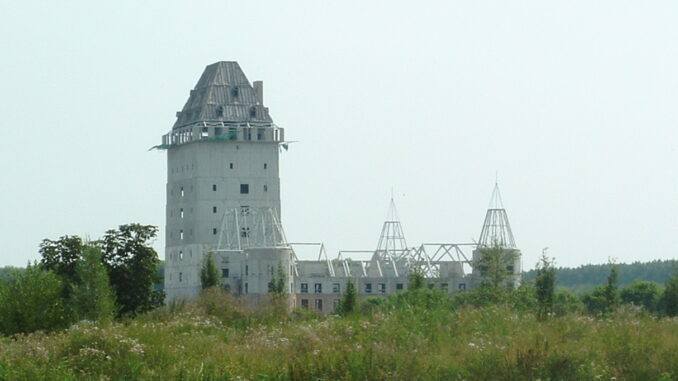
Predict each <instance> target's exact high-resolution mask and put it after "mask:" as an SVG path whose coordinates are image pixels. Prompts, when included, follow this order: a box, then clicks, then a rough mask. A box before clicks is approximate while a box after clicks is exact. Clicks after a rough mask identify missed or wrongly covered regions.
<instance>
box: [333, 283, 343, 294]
mask: <svg viewBox="0 0 678 381" xmlns="http://www.w3.org/2000/svg"><path fill="white" fill-rule="evenodd" d="M332 292H333V293H335V294H341V285H340V284H339V283H332Z"/></svg>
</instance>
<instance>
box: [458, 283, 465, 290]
mask: <svg viewBox="0 0 678 381" xmlns="http://www.w3.org/2000/svg"><path fill="white" fill-rule="evenodd" d="M459 290H462V291H463V290H466V283H459Z"/></svg>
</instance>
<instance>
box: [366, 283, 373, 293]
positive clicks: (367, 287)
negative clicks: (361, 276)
mask: <svg viewBox="0 0 678 381" xmlns="http://www.w3.org/2000/svg"><path fill="white" fill-rule="evenodd" d="M365 293H366V294H371V293H372V283H366V284H365Z"/></svg>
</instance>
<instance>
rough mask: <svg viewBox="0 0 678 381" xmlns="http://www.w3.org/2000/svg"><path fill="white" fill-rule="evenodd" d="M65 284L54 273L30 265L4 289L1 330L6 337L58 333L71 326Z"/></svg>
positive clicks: (0, 304)
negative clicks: (63, 292)
mask: <svg viewBox="0 0 678 381" xmlns="http://www.w3.org/2000/svg"><path fill="white" fill-rule="evenodd" d="M62 286H63V285H62V282H61V280H60V279H59V277H58V276H57V275H56V274H54V273H53V272H51V271H48V270H44V269H42V268H40V267H39V266H35V265H29V266H28V267H27V268H26V270H25V271H22V272H16V273H14V274H12V276H10V280H9V283H8V284H7V285H4V286H1V287H0V331H2V333H4V334H6V335H12V334H16V333H27V332H33V331H38V330H47V331H50V330H54V329H60V328H64V327H66V326H67V325H68V324H69V323H70V318H69V315H68V314H67V311H66V308H65V307H64V303H63V299H62V295H61V292H62Z"/></svg>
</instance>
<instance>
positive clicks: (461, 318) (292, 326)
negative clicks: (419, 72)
mask: <svg viewBox="0 0 678 381" xmlns="http://www.w3.org/2000/svg"><path fill="white" fill-rule="evenodd" d="M419 293H420V294H421V295H416V294H414V293H410V294H404V295H402V296H401V297H399V298H400V300H395V299H392V300H389V301H386V302H383V303H381V304H380V303H374V305H372V306H370V308H368V309H366V310H363V313H356V314H353V315H350V316H347V317H343V318H342V317H336V316H320V315H315V314H312V313H309V312H306V311H294V312H293V313H286V312H285V311H283V310H281V309H278V308H271V309H266V310H257V311H252V310H248V309H246V308H244V307H243V306H241V305H240V304H239V303H238V301H237V300H234V299H232V298H230V297H229V296H227V295H224V294H221V293H218V292H208V293H206V294H204V295H203V296H202V297H201V298H200V299H198V300H197V301H195V302H191V303H185V304H175V305H174V306H173V308H172V309H171V310H170V309H169V308H167V309H163V310H156V311H152V312H150V313H147V314H145V315H142V316H140V317H137V318H135V319H130V320H127V321H123V322H117V323H113V324H109V325H106V326H97V325H95V324H93V323H86V322H83V323H81V324H78V325H75V326H72V327H70V328H69V329H67V330H65V331H62V332H57V333H52V334H49V335H47V334H43V333H34V334H30V335H20V336H15V337H11V338H0V379H8V380H14V379H17V380H24V379H25V380H74V379H85V380H87V379H91V380H100V379H111V380H134V379H144V380H156V379H157V380H168V379H172V380H175V379H176V380H230V379H239V380H532V379H535V380H536V379H541V380H596V379H603V380H613V379H616V380H677V379H678V319H669V318H663V319H657V318H654V317H652V316H650V315H647V314H645V313H643V312H642V311H641V310H638V309H631V308H629V309H621V310H618V311H616V312H615V313H613V314H610V315H608V316H606V317H604V318H594V317H589V316H582V315H577V314H569V315H565V316H562V317H555V318H551V319H548V320H547V321H538V320H537V319H536V318H535V316H534V315H533V314H532V313H530V312H524V311H523V312H521V311H519V310H517V309H515V308H513V307H510V306H508V305H504V304H498V305H488V306H483V307H473V306H470V305H469V306H454V305H452V304H451V303H449V302H447V301H445V299H444V298H443V299H441V298H440V296H439V295H436V294H435V293H430V292H429V291H428V290H421V291H419Z"/></svg>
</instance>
